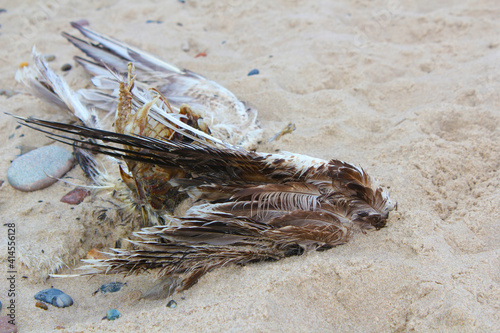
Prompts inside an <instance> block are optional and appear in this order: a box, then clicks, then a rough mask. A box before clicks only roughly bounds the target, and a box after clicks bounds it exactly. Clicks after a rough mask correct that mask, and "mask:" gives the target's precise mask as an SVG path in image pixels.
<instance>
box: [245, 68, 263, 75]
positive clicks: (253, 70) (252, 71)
mask: <svg viewBox="0 0 500 333" xmlns="http://www.w3.org/2000/svg"><path fill="white" fill-rule="evenodd" d="M259 73H260V72H259V70H258V69H257V68H254V69H252V70H251V71H250V72H248V76H252V75H257V74H259Z"/></svg>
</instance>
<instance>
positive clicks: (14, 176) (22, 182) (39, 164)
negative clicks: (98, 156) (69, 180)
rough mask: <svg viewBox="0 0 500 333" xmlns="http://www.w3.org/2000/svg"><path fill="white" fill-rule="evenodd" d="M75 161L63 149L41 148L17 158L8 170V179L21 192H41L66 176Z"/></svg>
mask: <svg viewBox="0 0 500 333" xmlns="http://www.w3.org/2000/svg"><path fill="white" fill-rule="evenodd" d="M73 161H74V158H73V154H72V153H71V152H69V151H68V150H66V149H64V148H62V147H59V146H46V147H41V148H38V149H35V150H32V151H30V152H29V153H26V154H24V155H21V156H19V157H18V158H16V159H15V160H14V161H13V162H12V164H11V165H10V167H9V170H7V179H8V181H9V184H10V185H11V186H12V187H14V188H15V189H18V190H20V191H36V190H41V189H43V188H46V187H48V186H50V185H52V184H54V183H55V182H56V181H57V178H60V177H62V176H64V175H65V174H66V172H68V171H69V170H70V169H71V168H72V167H73Z"/></svg>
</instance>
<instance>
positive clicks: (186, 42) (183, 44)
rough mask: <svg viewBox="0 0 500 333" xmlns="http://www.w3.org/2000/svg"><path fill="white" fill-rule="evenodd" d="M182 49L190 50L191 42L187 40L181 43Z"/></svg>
mask: <svg viewBox="0 0 500 333" xmlns="http://www.w3.org/2000/svg"><path fill="white" fill-rule="evenodd" d="M181 50H182V51H184V52H188V51H189V42H188V41H185V42H183V43H182V44H181Z"/></svg>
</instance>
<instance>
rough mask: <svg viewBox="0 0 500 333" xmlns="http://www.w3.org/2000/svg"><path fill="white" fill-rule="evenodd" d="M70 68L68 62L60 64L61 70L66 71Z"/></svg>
mask: <svg viewBox="0 0 500 333" xmlns="http://www.w3.org/2000/svg"><path fill="white" fill-rule="evenodd" d="M70 69H71V65H70V64H64V65H62V66H61V70H62V71H63V72H67V71H69V70H70Z"/></svg>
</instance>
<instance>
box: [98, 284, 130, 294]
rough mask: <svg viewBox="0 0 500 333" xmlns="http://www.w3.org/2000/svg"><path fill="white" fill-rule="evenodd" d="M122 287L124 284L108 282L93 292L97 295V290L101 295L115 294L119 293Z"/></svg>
mask: <svg viewBox="0 0 500 333" xmlns="http://www.w3.org/2000/svg"><path fill="white" fill-rule="evenodd" d="M124 285H125V283H123V282H109V283H106V284H103V285H102V286H100V287H99V289H97V290H96V291H95V293H97V292H98V291H99V290H100V291H101V293H103V294H105V293H116V292H117V291H120V290H121V289H122V288H123V286H124ZM95 293H94V294H95Z"/></svg>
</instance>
